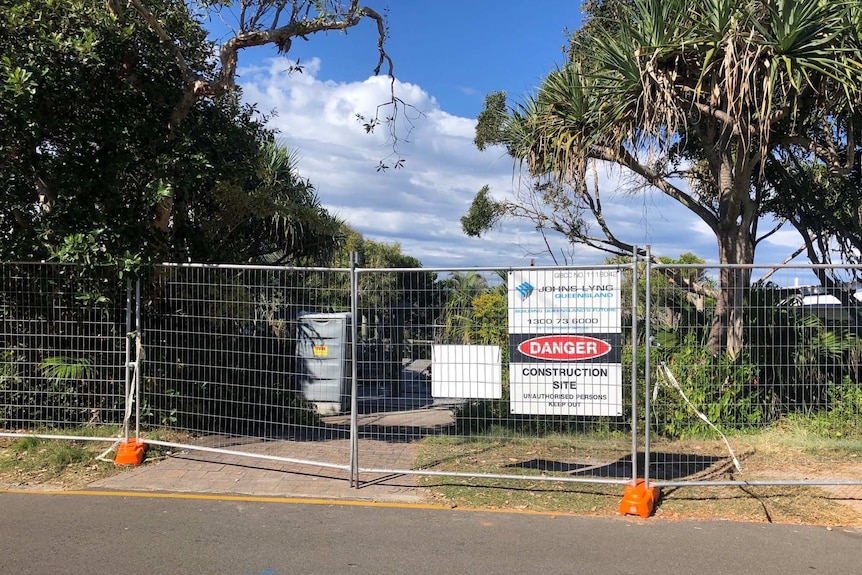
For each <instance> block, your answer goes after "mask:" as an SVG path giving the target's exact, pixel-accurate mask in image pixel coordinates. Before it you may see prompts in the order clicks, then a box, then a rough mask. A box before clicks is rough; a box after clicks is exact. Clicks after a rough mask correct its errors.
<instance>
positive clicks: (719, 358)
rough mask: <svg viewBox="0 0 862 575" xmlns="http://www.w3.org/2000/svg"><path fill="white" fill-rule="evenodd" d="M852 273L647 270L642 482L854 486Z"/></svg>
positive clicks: (861, 336) (860, 415)
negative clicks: (648, 342) (646, 442)
mask: <svg viewBox="0 0 862 575" xmlns="http://www.w3.org/2000/svg"><path fill="white" fill-rule="evenodd" d="M859 271H860V270H859V269H857V268H852V267H851V268H838V267H834V268H830V267H823V266H821V267H817V266H783V267H777V266H776V267H774V268H772V267H770V268H756V267H754V268H752V267H748V268H746V267H741V266H738V267H734V266H724V267H719V268H707V267H696V266H684V265H655V266H651V268H650V272H649V278H650V282H649V292H648V294H645V297H649V303H650V308H651V309H650V313H649V321H648V324H649V325H648V329H649V330H650V335H651V337H652V342H653V346H652V347H651V348H650V350H649V351H650V363H651V368H652V369H651V372H650V376H651V382H650V383H651V395H650V399H651V405H650V415H649V425H650V430H651V437H650V446H649V453H648V457H649V460H650V465H649V476H650V478H652V479H655V480H657V481H658V482H659V483H671V484H672V483H682V484H689V483H695V482H696V483H700V482H709V483H712V482H717V483H725V482H736V481H746V482H754V483H757V482H768V483H784V482H797V483H842V482H849V483H857V484H862V461H860V460H859V448H860V445H862V387H860V361H862V331H860V330H862V302H860V297H862V296H860V293H859V291H858V290H857V286H858V284H857V283H856V278H857V277H858V273H859ZM694 283H697V284H698V285H699V286H700V287H699V288H698V290H697V291H695V290H692V289H689V288H686V287H684V286H686V285H693V284H694ZM826 286H828V287H826Z"/></svg>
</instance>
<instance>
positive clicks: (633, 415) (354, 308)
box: [0, 250, 862, 487]
mask: <svg viewBox="0 0 862 575" xmlns="http://www.w3.org/2000/svg"><path fill="white" fill-rule="evenodd" d="M636 253H637V250H635V254H636ZM35 265H42V266H45V265H46V264H3V265H2V266H0V271H2V272H3V273H5V272H6V270H8V269H12V268H13V267H14V266H35ZM602 267H603V266H568V267H565V268H563V267H557V266H554V267H546V268H542V267H537V268H531V269H536V270H543V269H548V270H550V269H553V270H561V269H564V270H586V269H597V268H602ZM606 267H609V268H611V267H612V268H614V269H622V270H626V272H627V273H629V274H630V278H631V279H630V281H631V286H630V287H631V301H632V309H631V310H629V311H630V314H631V318H632V319H631V323H630V325H629V326H628V329H629V332H628V334H627V337H629V338H630V340H631V342H632V343H631V360H630V364H628V370H629V371H630V381H629V382H628V386H629V388H628V389H629V391H630V394H631V397H630V402H631V405H630V407H629V410H630V412H629V417H628V420H627V421H626V424H628V425H629V428H630V429H629V434H630V439H631V451H630V453H629V454H628V457H629V458H630V464H631V473H630V475H631V476H630V477H629V476H627V475H626V476H621V475H619V474H617V475H614V476H611V475H608V476H590V475H587V476H573V475H571V474H569V475H566V474H557V475H553V474H550V473H548V474H542V475H539V474H519V473H496V472H481V471H476V472H470V471H446V470H436V469H429V468H413V467H403V466H387V465H382V466H381V465H373V464H372V465H363V463H362V462H363V460H364V455H363V454H364V453H366V451H365V450H366V444H367V442H368V437H364V436H363V433H362V425H363V423H362V422H361V420H360V415H361V414H360V411H361V405H360V394H361V390H360V387H359V381H360V373H359V357H360V355H361V350H360V348H359V346H360V339H361V334H360V326H359V325H358V324H359V321H358V318H359V317H360V314H361V310H362V309H363V305H365V304H364V303H363V298H364V297H367V293H361V292H362V291H363V289H364V290H366V292H367V291H368V289H367V287H363V286H367V284H368V281H366V279H365V278H372V279H373V278H374V277H396V276H401V275H406V274H435V275H436V274H440V273H454V274H458V273H463V274H467V273H480V274H481V273H485V274H491V273H493V272H497V271H500V270H499V268H491V267H485V268H482V267H471V268H416V269H403V268H397V269H396V268H376V269H375V268H367V269H363V268H359V267H358V266H357V265H356V263H355V261H354V262H352V263H351V266H350V268H348V269H345V268H300V267H278V268H275V267H272V266H249V265H212V264H164V265H162V266H158V267H157V268H156V269H157V270H160V271H161V272H164V273H165V274H181V273H186V272H188V273H201V274H221V273H230V274H236V275H238V276H242V275H243V274H275V275H276V276H278V274H281V276H279V277H281V278H285V277H291V278H293V279H296V278H302V277H305V276H303V274H316V275H315V276H314V277H315V278H318V279H317V280H315V282H312V283H313V284H315V285H318V286H322V287H319V289H324V290H330V291H332V292H336V291H337V292H338V293H339V294H340V296H339V297H341V298H342V300H344V301H346V302H347V303H346V306H347V307H345V308H344V309H345V311H349V312H350V314H351V317H352V318H353V321H352V322H351V327H350V330H351V338H350V347H351V351H350V362H349V365H350V367H349V369H350V374H349V375H350V397H349V404H350V409H349V417H348V419H347V427H346V429H345V428H344V427H343V426H342V429H343V430H344V431H346V437H347V443H348V445H349V446H348V447H347V451H346V456H345V457H344V459H345V460H341V461H331V460H327V459H325V458H319V459H318V458H314V457H299V456H296V455H295V454H290V453H289V452H288V453H287V454H280V453H261V452H259V451H255V450H254V449H249V450H245V449H241V448H237V445H236V442H235V441H227V442H225V443H224V444H222V445H206V444H201V443H194V442H192V443H181V442H175V441H170V440H160V439H144V441H145V442H147V443H151V444H153V445H160V446H165V447H170V448H176V449H188V450H197V451H201V452H210V453H219V454H226V455H236V456H243V457H251V458H258V459H263V460H271V461H278V462H283V463H288V464H294V465H300V466H306V465H308V466H315V467H322V468H330V469H335V470H339V471H343V472H345V479H346V480H348V481H349V482H350V484H351V486H354V487H359V486H361V485H362V481H361V480H362V479H363V478H364V477H367V476H375V475H379V474H403V475H424V476H448V477H480V478H488V479H499V480H529V481H554V482H567V483H597V484H617V485H629V484H635V483H636V482H637V481H638V479H639V478H643V479H644V481H645V483H646V485H647V486H650V485H653V486H656V487H672V486H693V485H704V486H734V485H862V478H858V479H831V478H819V479H805V478H803V479H782V478H775V479H760V480H745V479H726V478H722V479H708V480H703V479H685V478H679V479H670V480H667V479H661V478H659V479H656V478H655V477H651V475H653V473H652V472H651V468H652V466H653V463H654V461H653V457H654V455H655V453H656V452H655V450H654V447H655V446H654V444H653V433H654V430H653V423H652V419H651V416H652V415H653V409H654V405H653V403H652V401H651V398H652V397H653V392H654V391H656V387H655V386H654V382H653V379H654V374H655V373H656V367H657V366H656V364H655V360H654V355H655V354H654V352H653V348H652V345H650V344H647V345H639V342H640V341H642V340H643V341H646V342H651V338H652V335H653V333H654V329H655V325H654V317H653V312H654V310H653V309H652V308H651V305H652V304H651V302H652V299H653V295H655V293H657V291H660V289H661V288H657V287H656V286H654V285H653V283H652V277H653V274H654V273H656V272H660V271H662V270H668V269H675V270H686V269H704V268H707V269H710V270H717V269H721V268H728V267H731V268H748V269H766V270H769V269H780V270H800V271H802V270H808V271H811V270H815V269H829V268H836V267H840V268H841V269H844V268H846V267H848V266H812V265H787V264H782V265H756V266H720V265H714V264H710V265H706V266H700V265H685V264H658V263H656V262H654V261H652V259H651V258H650V257H649V256H648V257H646V258H645V259H639V258H638V257H637V256H634V257H633V258H632V262H631V263H630V264H625V265H619V266H606ZM851 267H852V266H851ZM16 269H17V268H16ZM24 269H26V267H25V268H24ZM57 269H63V268H62V266H61V267H58V268H57ZM856 269H857V271H858V268H856ZM504 271H512V269H511V268H510V269H508V270H504ZM640 274H643V277H641V275H640ZM328 275H336V276H339V277H341V278H342V279H341V280H339V281H333V283H332V284H331V285H327V284H326V280H325V279H320V278H326V277H328ZM266 277H268V278H269V279H265V280H261V282H262V283H261V285H263V286H264V287H266V286H268V285H269V283H267V282H272V281H274V280H272V276H266ZM429 277H430V276H429ZM13 279H15V278H13ZM18 279H20V278H18ZM345 279H346V281H344V280H345ZM641 279H642V281H643V283H644V285H645V294H641V293H639V291H638V285H639V283H640V280H641ZM144 281H145V280H141V279H139V280H137V282H135V286H134V289H132V287H133V286H132V282H129V283H128V285H127V288H126V302H125V317H126V319H125V322H126V323H125V333H124V334H123V337H124V338H125V358H124V361H123V362H122V363H123V364H122V366H118V369H120V370H122V371H123V372H124V374H125V382H124V391H123V399H122V402H123V410H124V417H123V418H122V421H115V422H113V423H115V424H119V425H120V426H121V427H122V432H121V433H120V434H119V436H118V437H110V438H106V437H99V436H98V435H97V434H93V435H92V436H86V435H85V436H67V435H63V434H58V433H51V432H50V429H49V430H48V431H45V430H43V429H39V428H40V427H42V426H49V427H50V426H51V425H53V424H57V423H62V422H56V421H50V420H47V421H41V422H38V421H37V422H33V423H34V425H33V426H32V427H31V428H30V429H29V430H27V431H26V433H24V434H22V433H21V432H19V431H17V430H7V431H0V436H6V437H20V436H22V435H32V436H36V437H41V438H47V439H74V440H84V441H110V442H115V443H116V442H118V441H120V440H125V441H129V440H130V438H132V437H134V438H135V439H137V438H140V437H141V436H142V431H141V424H142V419H143V417H144V415H143V413H142V403H145V402H146V401H147V393H149V391H148V390H147V385H148V377H149V375H148V374H150V372H148V369H152V367H153V365H154V364H152V363H150V364H149V365H148V362H147V359H148V354H149V353H150V352H151V351H153V350H154V349H156V348H157V343H156V342H155V341H152V340H151V339H150V336H154V335H155V334H156V333H157V332H154V331H153V326H152V324H151V325H148V321H149V322H151V320H150V319H148V316H147V314H146V313H145V312H144V311H142V301H143V300H144V299H146V296H145V295H142V283H143V282H144ZM279 281H284V280H283V279H282V280H275V283H274V284H273V285H278V282H279ZM363 282H365V283H363ZM13 284H14V282H13V281H11V280H10V283H8V284H7V285H6V286H4V289H12V288H11V287H10V286H13ZM15 285H17V284H15ZM189 285H191V284H189ZM225 285H228V284H225ZM251 285H252V286H253V288H254V289H257V287H260V286H256V285H255V284H251ZM219 287H220V284H213V286H210V288H211V289H210V292H211V293H216V292H217V291H218V290H217V288H219ZM240 287H242V289H246V288H247V287H248V286H240ZM293 287H294V286H287V288H289V289H293ZM228 289H229V290H240V288H238V287H236V286H228ZM261 289H263V288H261ZM296 289H300V288H296ZM302 289H303V290H305V289H306V286H302ZM387 289H391V288H387ZM345 290H347V292H349V293H347V294H346V295H347V299H346V300H345V299H344V296H345V293H344V292H345ZM204 291H206V290H204ZM201 293H203V292H201ZM246 296H247V294H246ZM246 296H243V297H246ZM641 298H643V302H641ZM246 299H248V298H246ZM429 299H430V298H429ZM226 301H227V300H226ZM299 303H300V304H302V302H301V301H300V302H299ZM639 303H643V305H644V308H645V312H644V314H643V317H642V318H641V317H639V312H638V311H637V310H638V304H639ZM240 304H242V305H243V306H253V305H254V304H253V302H250V301H233V302H231V301H227V303H226V305H227V306H228V307H229V306H230V305H234V306H239V305H240ZM4 306H5V300H4ZM245 309H246V311H245V312H242V313H246V312H247V310H248V309H251V308H249V307H246V308H245ZM31 311H32V313H34V314H35V315H34V317H40V315H39V314H42V315H43V316H44V315H45V314H47V313H50V310H38V309H36V310H31ZM10 313H11V312H9V313H7V312H6V311H5V310H4V312H3V314H2V317H3V320H4V329H3V332H2V333H0V341H3V342H4V343H5V345H6V346H7V347H8V346H12V347H15V346H16V345H20V342H16V341H15V338H16V329H17V328H15V327H14V326H12V324H11V323H10V322H11V321H12V320H13V319H14V318H11V315H10ZM177 313H183V312H177ZM233 319H234V320H236V319H237V318H233ZM240 319H242V318H240ZM639 324H641V325H640V326H639ZM401 327H403V326H401ZM639 328H640V329H639ZM231 329H232V328H231ZM202 341H206V338H203V339H202ZM639 347H640V348H641V349H640V350H639V349H638V348H639ZM31 351H32V350H31ZM42 352H43V355H44V354H45V353H50V352H51V350H42ZM641 354H642V356H643V360H644V365H645V366H646V367H645V370H644V372H643V374H642V375H641V376H640V377H639V360H640V355H641ZM399 360H400V358H399ZM10 361H11V360H10ZM153 361H154V360H153ZM7 363H9V362H7ZM178 363H179V360H178ZM287 376H289V377H295V376H296V373H290V374H287ZM641 382H642V383H641ZM857 384H858V382H857ZM624 385H625V382H624ZM0 391H2V388H0ZM639 397H643V403H642V405H641V404H639V401H640V400H639ZM0 400H2V397H0ZM2 403H3V402H2V401H0V407H2V406H3V405H2ZM641 408H642V409H643V418H640V417H639V416H638V412H639V409H641ZM857 416H859V414H857ZM697 417H701V418H704V416H698V415H695V414H692V418H693V419H696V418H697ZM133 420H134V431H132V421H133ZM710 423H715V424H717V425H719V426H720V425H722V422H720V421H718V422H710ZM0 425H2V423H0ZM156 427H158V426H156ZM167 427H168V428H169V427H170V426H169V425H168V426H167ZM639 428H641V429H643V434H642V438H641V436H640V435H639V432H638V429H639ZM716 430H717V431H718V428H716ZM718 432H719V434H720V433H721V432H720V431H718ZM240 435H242V434H240ZM244 437H246V438H250V439H253V440H256V441H258V442H261V443H266V442H271V443H273V444H274V443H275V442H276V441H282V442H283V441H284V438H282V437H256V436H254V435H253V434H248V435H244ZM342 439H343V435H342ZM641 439H642V441H643V442H642V443H641ZM382 440H386V437H383V438H382ZM289 441H290V440H288V443H289ZM725 441H726V440H725ZM728 447H729V444H728ZM342 453H343V452H342ZM641 454H642V455H643V466H642V468H640V469H639V456H640V455H641ZM734 459H735V457H734Z"/></svg>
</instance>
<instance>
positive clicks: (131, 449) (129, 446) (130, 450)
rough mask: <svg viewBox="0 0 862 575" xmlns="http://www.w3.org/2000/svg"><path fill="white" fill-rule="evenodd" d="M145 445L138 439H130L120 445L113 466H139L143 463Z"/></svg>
mask: <svg viewBox="0 0 862 575" xmlns="http://www.w3.org/2000/svg"><path fill="white" fill-rule="evenodd" d="M146 450H147V444H146V443H144V442H143V441H141V440H139V439H130V440H129V441H123V442H121V443H120V447H119V449H117V456H116V457H115V458H114V465H140V464H141V463H143V462H144V452H145V451H146Z"/></svg>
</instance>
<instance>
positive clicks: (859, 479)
mask: <svg viewBox="0 0 862 575" xmlns="http://www.w3.org/2000/svg"><path fill="white" fill-rule="evenodd" d="M858 272H859V270H858V269H856V268H852V267H841V268H837V267H836V268H831V267H825V266H822V267H817V266H770V267H762V268H761V267H754V266H747V267H745V266H736V267H734V266H718V267H707V266H693V265H682V264H656V263H654V262H651V261H650V260H649V259H645V260H634V261H633V262H631V263H628V264H622V265H615V266H582V267H554V268H538V267H537V268H529V269H519V270H515V269H493V268H471V269H459V268H454V269H422V268H418V269H362V268H355V267H352V268H349V269H340V268H339V269H336V268H332V269H330V268H274V267H268V266H235V265H203V264H171V265H161V266H156V267H154V268H153V269H152V270H151V271H149V272H148V273H147V274H145V275H142V276H141V277H138V278H136V279H135V280H134V282H129V281H127V279H126V278H120V276H119V274H117V272H116V270H109V269H104V268H99V269H97V270H92V269H87V270H85V269H83V268H77V267H74V266H61V265H54V264H17V263H8V264H2V265H0V281H2V293H0V297H2V308H0V317H2V322H3V323H2V332H0V434H2V435H9V436H17V435H20V434H21V433H22V432H24V433H30V434H34V433H36V434H39V433H41V434H49V433H50V432H51V431H52V430H58V429H69V428H71V429H74V430H75V431H76V433H78V434H83V435H87V434H88V433H92V435H93V437H94V438H97V437H98V436H100V435H102V434H103V432H97V431H96V430H98V429H99V428H105V427H108V426H113V427H121V426H123V425H125V426H127V427H128V426H129V418H128V417H125V415H126V414H127V411H128V413H130V414H132V417H131V419H133V420H134V421H133V422H132V423H133V424H134V425H135V427H136V429H138V430H140V433H141V434H142V435H143V436H144V438H147V436H158V437H160V438H162V439H159V440H150V441H152V442H153V443H163V444H165V445H172V446H178V447H183V448H188V449H197V450H202V451H215V452H223V453H230V454H242V455H247V456H249V457H258V458H264V459H270V460H279V461H283V462H285V463H289V464H299V465H315V466H318V467H322V468H334V469H337V470H343V472H344V477H345V479H349V480H351V481H354V480H355V481H356V482H357V484H358V480H359V478H360V476H363V477H368V476H373V475H379V474H382V473H403V474H417V475H449V476H470V477H488V478H499V479H510V480H516V481H517V480H524V481H562V482H590V483H618V484H626V483H629V482H631V481H633V479H635V478H637V477H646V478H647V479H648V480H649V481H652V482H654V483H655V484H657V485H660V486H672V485H728V484H730V485H732V484H739V483H746V484H759V483H763V484H787V483H792V484H808V483H811V484H853V485H858V484H862V462H859V461H857V460H856V459H854V456H853V455H854V454H858V452H859V446H860V444H862V387H860V381H859V375H860V374H859V367H860V359H862V334H860V331H859V330H860V323H862V321H860V309H862V308H860V301H859V296H858V295H857V292H856V290H855V284H854V283H853V281H854V280H855V278H856V277H857V275H858ZM695 285H696V286H698V287H697V289H693V288H692V287H691V286H695ZM824 286H828V287H824ZM138 294H139V295H138ZM130 383H133V384H136V385H137V387H138V388H139V389H137V396H136V395H135V394H132V395H131V396H130V395H129V389H130V388H129V386H130ZM130 397H137V404H136V405H134V406H133V407H134V409H130V408H131V407H132V406H131V405H129V403H128V401H129V398H130ZM88 430H90V431H88ZM164 438H167V439H164ZM286 469H287V468H286Z"/></svg>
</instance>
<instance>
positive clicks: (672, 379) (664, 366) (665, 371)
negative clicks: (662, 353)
mask: <svg viewBox="0 0 862 575" xmlns="http://www.w3.org/2000/svg"><path fill="white" fill-rule="evenodd" d="M660 365H661V370H660V371H661V373H662V375H664V378H665V380H666V381H667V382H668V383H669V384H670V385H672V386H673V387H674V388H675V389H676V390H677V392H679V394H680V396H681V397H682V399H683V400H684V401H685V402H686V404H688V406H689V407H690V408H691V409H692V411H694V412H695V413H696V414H697V416H698V417H699V418H700V419H702V420H703V421H705V422H706V424H707V425H709V426H710V427H711V428H713V429H714V430H715V431H716V433H718V434H719V435H720V436H721V439H722V440H723V441H724V445H725V446H726V447H727V451H728V453H730V458H731V459H732V460H733V465H734V467H736V470H737V471H738V472H740V473H742V466H741V465H740V464H739V459H737V458H736V454H735V453H734V452H733V449H732V448H731V447H730V442H729V441H728V440H727V437H726V436H725V435H724V433H722V432H721V430H720V429H719V428H718V427H716V426H715V425H713V423H712V422H711V421H710V420H709V418H707V417H706V415H704V413H703V412H701V411H700V410H698V409H697V408H696V407H695V406H694V404H692V402H691V401H690V400H689V399H688V396H687V395H686V394H685V392H684V391H683V390H682V387H680V385H679V382H678V381H677V380H676V377H674V375H673V372H672V371H671V370H670V368H669V367H668V366H667V364H666V363H665V362H661V364H660ZM656 393H658V386H656V388H655V391H654V395H655V394H656ZM653 399H655V397H653Z"/></svg>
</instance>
